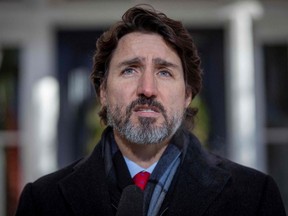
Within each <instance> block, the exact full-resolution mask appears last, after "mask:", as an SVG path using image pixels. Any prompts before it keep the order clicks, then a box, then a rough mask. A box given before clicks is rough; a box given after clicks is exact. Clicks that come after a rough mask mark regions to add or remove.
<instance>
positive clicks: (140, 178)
mask: <svg viewBox="0 0 288 216" xmlns="http://www.w3.org/2000/svg"><path fill="white" fill-rule="evenodd" d="M149 177H150V173H149V172H145V171H143V172H139V173H137V174H136V175H135V176H134V177H133V181H134V183H135V185H137V186H138V187H139V188H141V190H144V188H145V186H146V184H147V182H148V179H149Z"/></svg>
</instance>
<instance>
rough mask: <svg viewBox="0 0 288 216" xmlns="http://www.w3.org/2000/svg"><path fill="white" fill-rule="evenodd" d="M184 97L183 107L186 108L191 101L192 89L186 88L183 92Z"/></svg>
mask: <svg viewBox="0 0 288 216" xmlns="http://www.w3.org/2000/svg"><path fill="white" fill-rule="evenodd" d="M185 95H186V98H185V108H187V107H188V106H189V105H190V103H191V101H192V91H191V88H187V89H186V92H185Z"/></svg>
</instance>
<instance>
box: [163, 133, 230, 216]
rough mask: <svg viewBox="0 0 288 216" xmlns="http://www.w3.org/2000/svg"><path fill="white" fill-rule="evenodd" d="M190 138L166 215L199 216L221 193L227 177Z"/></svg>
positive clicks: (210, 156)
mask: <svg viewBox="0 0 288 216" xmlns="http://www.w3.org/2000/svg"><path fill="white" fill-rule="evenodd" d="M188 136H189V139H185V140H184V142H187V141H188V143H187V145H188V148H187V152H186V155H185V158H184V161H183V164H182V166H181V167H180V171H179V176H178V177H177V180H176V183H175V188H174V192H172V196H171V197H172V198H171V200H170V201H169V203H170V207H169V209H168V215H173V216H175V215H181V216H185V215H193V216H201V215H203V214H204V212H205V211H206V210H207V208H208V207H209V206H210V205H211V204H212V203H213V201H214V200H215V198H216V196H217V195H219V193H221V191H222V190H223V188H224V187H225V185H226V183H227V181H228V180H229V178H230V174H229V173H228V172H227V171H225V170H223V169H221V168H219V167H217V164H218V160H217V158H216V157H215V156H213V155H210V154H208V153H207V152H205V151H204V150H202V148H201V145H200V143H199V141H198V140H197V139H196V138H195V137H193V136H190V135H188Z"/></svg>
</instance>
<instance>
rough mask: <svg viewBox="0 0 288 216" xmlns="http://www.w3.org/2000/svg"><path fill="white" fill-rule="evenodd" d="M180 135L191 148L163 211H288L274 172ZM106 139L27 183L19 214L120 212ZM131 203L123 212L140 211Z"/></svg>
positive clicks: (281, 214)
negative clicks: (109, 177)
mask: <svg viewBox="0 0 288 216" xmlns="http://www.w3.org/2000/svg"><path fill="white" fill-rule="evenodd" d="M178 136H179V137H178V138H177V139H178V141H180V142H187V143H188V148H187V151H186V154H185V156H184V159H183V162H182V164H181V165H180V166H179V168H178V171H177V173H176V176H175V177H174V179H173V183H172V185H171V187H170V189H169V191H168V193H167V195H166V197H165V200H164V202H163V204H162V207H161V209H160V212H159V215H161V216H162V215H163V216H164V215H167V216H178V215H179V216H186V215H187V216H188V215H189V216H190V215H191V216H224V215H225V216H226V215H229V216H230V215H231V216H232V215H233V216H255V215H257V216H264V215H265V216H269V215H271V216H275V215H277V216H285V215H286V214H285V210H284V207H283V202H282V200H281V196H280V193H279V190H278V188H277V186H276V184H275V182H274V180H273V179H272V178H271V177H270V176H268V175H265V174H263V173H260V172H258V171H256V170H253V169H250V168H247V167H244V166H241V165H238V164H236V163H233V162H231V161H229V160H226V159H224V158H221V157H219V156H216V155H214V154H211V153H208V152H207V151H205V150H204V149H203V148H202V147H201V144H200V143H199V141H198V140H197V139H196V138H195V137H194V136H193V135H192V134H190V133H188V132H184V131H182V132H181V133H180V135H179V133H178ZM179 139H180V140H179ZM104 144H105V143H103V139H102V141H100V143H99V144H98V145H97V146H96V147H95V149H94V151H93V152H92V154H91V155H90V156H89V157H87V158H85V159H82V160H80V161H78V162H75V163H73V164H71V165H69V166H68V167H66V168H64V169H61V170H59V171H57V172H55V173H52V174H49V175H47V176H44V177H42V178H40V179H39V180H37V181H35V182H34V183H29V184H27V185H26V186H25V188H24V190H23V192H22V195H21V197H20V201H19V205H18V209H17V212H16V216H22V215H23V216H24V215H25V216H26V215H31V216H32V215H37V216H42V215H43V216H44V215H47V216H48V215H49V216H52V215H53V216H57V215H59V216H66V215H67V216H68V215H69V216H71V215H75V216H92V215H95V216H112V215H114V214H115V212H117V208H118V207H117V206H115V205H114V204H113V202H111V197H110V193H109V188H108V184H107V181H106V174H105V169H104V160H103V153H102V147H101V145H104ZM123 200H124V201H123V202H128V203H125V205H126V206H131V209H132V207H133V206H134V205H135V203H133V199H130V200H129V199H123ZM125 205H124V206H125ZM119 206H120V204H119ZM131 209H130V208H127V209H126V213H124V214H123V213H122V214H121V215H133V216H137V215H135V214H134V213H131ZM122 210H123V209H122ZM124 210H125V208H124ZM119 215H120V214H119Z"/></svg>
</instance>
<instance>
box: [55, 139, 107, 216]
mask: <svg viewBox="0 0 288 216" xmlns="http://www.w3.org/2000/svg"><path fill="white" fill-rule="evenodd" d="M98 145H99V144H98ZM105 176H106V175H105V170H104V162H103V159H102V157H101V147H100V146H97V147H96V148H95V150H94V152H93V153H92V154H91V156H89V157H88V158H87V159H86V160H84V161H82V162H80V164H78V165H76V167H75V171H74V172H73V173H72V174H71V175H69V176H68V177H66V178H65V179H63V180H61V182H60V183H59V186H60V190H61V191H62V193H63V195H64V197H65V198H66V200H67V202H68V203H69V205H70V206H71V208H72V209H73V211H74V213H75V215H81V216H84V215H87V216H88V215H89V216H92V215H105V216H106V215H107V216H109V215H112V208H111V202H110V199H109V192H108V188H107V184H106V182H105Z"/></svg>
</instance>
